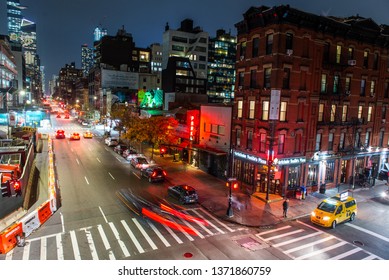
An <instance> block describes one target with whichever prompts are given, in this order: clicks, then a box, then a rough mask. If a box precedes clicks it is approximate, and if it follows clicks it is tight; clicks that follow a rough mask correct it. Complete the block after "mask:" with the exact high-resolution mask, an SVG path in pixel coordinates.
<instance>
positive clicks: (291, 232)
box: [264, 229, 304, 241]
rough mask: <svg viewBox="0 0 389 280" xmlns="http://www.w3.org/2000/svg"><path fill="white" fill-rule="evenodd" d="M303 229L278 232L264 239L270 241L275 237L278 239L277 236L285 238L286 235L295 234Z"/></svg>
mask: <svg viewBox="0 0 389 280" xmlns="http://www.w3.org/2000/svg"><path fill="white" fill-rule="evenodd" d="M302 231H304V230H303V229H298V230H294V231H289V232H287V233H284V234H277V235H275V236H272V237H269V238H264V240H266V241H269V240H273V239H277V238H283V237H285V236H288V235H292V234H295V233H299V232H302Z"/></svg>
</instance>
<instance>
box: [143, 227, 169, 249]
mask: <svg viewBox="0 0 389 280" xmlns="http://www.w3.org/2000/svg"><path fill="white" fill-rule="evenodd" d="M147 223H148V224H149V226H150V227H151V229H152V230H153V231H154V232H155V233H156V234H157V236H158V237H159V239H161V241H162V242H163V244H165V246H166V247H170V243H169V242H168V241H167V240H166V238H165V237H163V235H162V234H161V232H160V231H159V230H158V229H157V228H156V227H155V226H154V225H153V224H152V223H150V222H149V221H147Z"/></svg>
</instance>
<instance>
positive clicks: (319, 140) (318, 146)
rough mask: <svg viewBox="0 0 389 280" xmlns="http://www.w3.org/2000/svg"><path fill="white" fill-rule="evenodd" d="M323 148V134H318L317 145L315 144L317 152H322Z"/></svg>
mask: <svg viewBox="0 0 389 280" xmlns="http://www.w3.org/2000/svg"><path fill="white" fill-rule="evenodd" d="M320 148H321V133H318V134H316V144H315V151H316V152H318V151H320Z"/></svg>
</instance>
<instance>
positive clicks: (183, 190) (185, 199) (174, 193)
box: [167, 185, 199, 204]
mask: <svg viewBox="0 0 389 280" xmlns="http://www.w3.org/2000/svg"><path fill="white" fill-rule="evenodd" d="M167 194H168V196H171V197H174V198H176V199H177V200H178V201H179V202H180V203H181V204H187V203H197V202H198V199H199V197H198V195H197V192H196V190H195V189H194V188H193V187H191V186H188V185H177V186H171V187H169V188H168V189H167Z"/></svg>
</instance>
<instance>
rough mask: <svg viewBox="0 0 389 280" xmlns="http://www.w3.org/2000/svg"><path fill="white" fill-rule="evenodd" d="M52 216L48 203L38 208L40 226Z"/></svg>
mask: <svg viewBox="0 0 389 280" xmlns="http://www.w3.org/2000/svg"><path fill="white" fill-rule="evenodd" d="M52 214H53V212H52V211H51V208H50V201H46V202H45V203H43V204H42V205H41V206H39V208H38V218H39V221H40V223H41V224H44V223H45V222H46V221H47V220H48V219H49V218H50V216H51V215H52Z"/></svg>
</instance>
